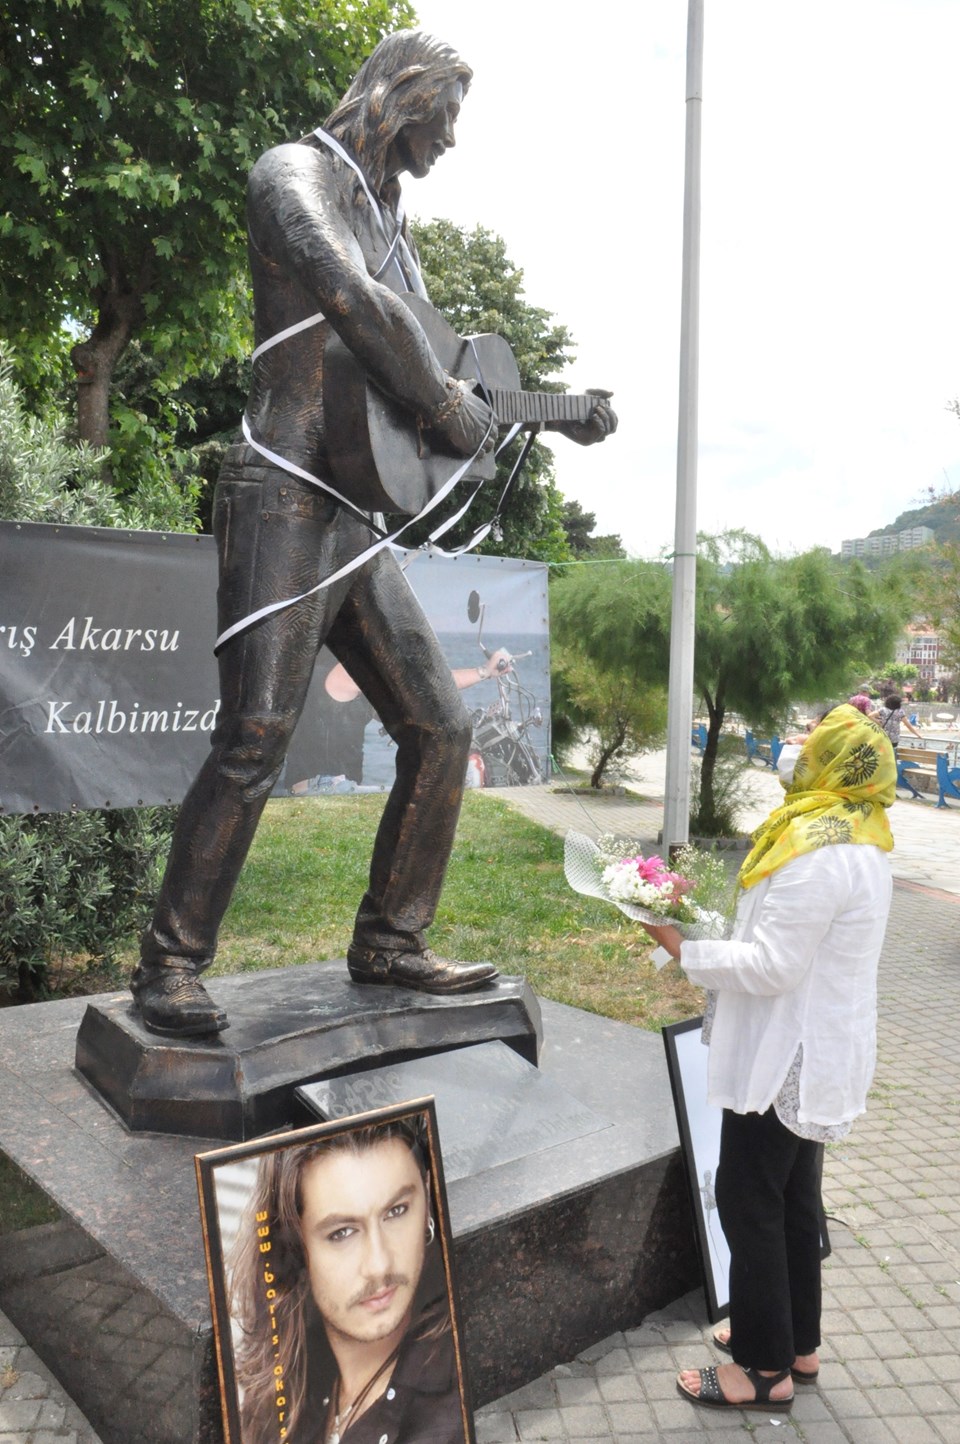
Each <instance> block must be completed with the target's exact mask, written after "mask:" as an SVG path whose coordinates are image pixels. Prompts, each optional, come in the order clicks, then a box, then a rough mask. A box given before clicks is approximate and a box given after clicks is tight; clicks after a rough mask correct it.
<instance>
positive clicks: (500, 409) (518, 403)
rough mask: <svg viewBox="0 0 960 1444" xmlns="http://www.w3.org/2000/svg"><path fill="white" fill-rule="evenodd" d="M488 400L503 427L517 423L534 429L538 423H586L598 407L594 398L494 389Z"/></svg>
mask: <svg viewBox="0 0 960 1444" xmlns="http://www.w3.org/2000/svg"><path fill="white" fill-rule="evenodd" d="M489 396H490V405H491V406H492V407H493V409H494V411H495V412H496V413H497V420H498V421H499V422H500V423H501V425H503V426H512V425H513V424H514V423H515V422H519V423H520V425H521V426H531V425H533V424H534V423H536V422H539V421H587V420H588V419H589V416H590V413H591V411H592V410H593V408H594V407H595V406H596V404H597V398H596V397H595V396H575V395H571V394H570V393H569V392H566V391H504V390H500V389H499V388H497V387H494V388H492V389H491V391H490V393H489Z"/></svg>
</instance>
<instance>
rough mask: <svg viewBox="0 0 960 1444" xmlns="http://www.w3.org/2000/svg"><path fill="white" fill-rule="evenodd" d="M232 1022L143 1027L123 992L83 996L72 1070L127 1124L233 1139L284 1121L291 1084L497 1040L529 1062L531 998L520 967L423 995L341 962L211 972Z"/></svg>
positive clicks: (213, 990) (535, 1009)
mask: <svg viewBox="0 0 960 1444" xmlns="http://www.w3.org/2000/svg"><path fill="white" fill-rule="evenodd" d="M209 992H210V994H211V996H212V997H213V998H214V999H215V1000H216V1002H217V1003H219V1004H220V1005H221V1006H222V1007H223V1008H225V1009H226V1012H227V1016H228V1017H229V1019H230V1027H229V1028H227V1029H226V1030H225V1031H224V1032H222V1033H217V1034H215V1035H213V1036H208V1037H201V1038H184V1039H180V1040H173V1039H169V1038H160V1037H158V1036H157V1035H156V1034H155V1033H148V1032H147V1030H146V1028H145V1027H144V1026H143V1023H142V1022H141V1021H140V1015H139V1013H138V1012H137V1010H136V1008H135V1007H134V1005H133V1000H132V999H131V997H130V994H129V993H119V994H108V995H105V996H103V997H99V998H95V999H93V1000H91V1002H90V1003H89V1005H88V1007H87V1009H86V1012H85V1013H84V1016H83V1021H82V1023H81V1024H80V1032H79V1035H78V1038H77V1058H76V1062H77V1069H78V1070H79V1072H80V1073H82V1074H83V1076H84V1077H85V1078H86V1079H87V1081H88V1082H90V1083H91V1084H92V1085H93V1087H94V1088H95V1089H96V1090H97V1092H98V1093H99V1094H100V1095H101V1097H103V1098H104V1099H105V1100H106V1101H107V1102H108V1103H109V1104H110V1106H111V1108H113V1109H114V1110H115V1111H116V1113H117V1114H118V1115H119V1117H120V1118H121V1119H122V1120H123V1122H124V1123H125V1124H126V1125H127V1127H128V1128H130V1129H132V1130H133V1131H135V1132H147V1131H149V1132H153V1133H181V1134H192V1135H194V1136H200V1137H207V1138H222V1139H225V1140H230V1141H233V1142H238V1143H242V1142H243V1141H245V1140H246V1139H248V1138H259V1137H260V1136H261V1135H262V1134H264V1133H269V1132H271V1131H272V1130H274V1129H277V1128H282V1127H283V1126H284V1125H287V1124H289V1123H290V1121H291V1119H292V1117H293V1114H292V1112H291V1107H292V1100H291V1094H292V1090H293V1085H294V1084H296V1083H306V1082H309V1081H312V1080H314V1079H318V1078H333V1077H336V1076H338V1074H341V1073H344V1072H350V1071H353V1070H356V1069H358V1068H359V1069H363V1068H368V1067H372V1066H376V1065H377V1064H383V1063H390V1062H401V1061H403V1060H404V1059H407V1058H414V1057H418V1056H420V1055H422V1054H424V1053H439V1052H442V1051H444V1050H445V1049H447V1048H459V1047H463V1046H464V1044H467V1043H479V1042H486V1041H487V1040H489V1039H501V1040H502V1041H503V1042H505V1043H507V1044H509V1046H510V1047H511V1048H515V1049H516V1050H517V1052H518V1053H520V1054H521V1056H522V1057H524V1058H526V1059H528V1060H529V1061H530V1062H531V1063H536V1061H537V1057H538V1054H539V1051H540V1040H541V1036H542V1034H541V1024H540V1008H539V1005H538V1003H537V1000H536V997H535V996H534V994H533V991H532V989H531V988H530V987H529V986H528V985H527V983H526V982H525V981H524V979H523V978H500V979H499V980H498V981H497V982H496V983H494V984H493V985H492V986H490V987H487V988H480V989H478V990H477V992H475V993H460V994H454V995H453V996H451V997H433V996H431V995H429V994H427V993H417V992H411V991H410V990H409V989H405V988H384V987H379V986H371V985H369V984H360V983H354V982H352V981H351V980H350V975H349V973H348V972H347V968H346V964H345V963H306V964H304V965H303V966H302V967H296V968H273V969H271V970H269V971H267V972H258V973H247V974H240V975H239V976H235V977H229V978H213V979H211V981H210V984H209Z"/></svg>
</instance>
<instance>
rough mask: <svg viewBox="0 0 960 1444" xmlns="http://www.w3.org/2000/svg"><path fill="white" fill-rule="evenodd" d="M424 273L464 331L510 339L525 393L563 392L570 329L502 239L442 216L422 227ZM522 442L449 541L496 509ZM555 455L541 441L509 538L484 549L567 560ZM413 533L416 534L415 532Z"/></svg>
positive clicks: (509, 520) (514, 506)
mask: <svg viewBox="0 0 960 1444" xmlns="http://www.w3.org/2000/svg"><path fill="white" fill-rule="evenodd" d="M414 232H415V236H416V242H417V249H418V250H419V252H420V262H421V267H422V270H423V278H424V281H425V283H426V287H427V292H428V294H429V296H430V300H431V301H432V303H433V305H434V306H436V308H437V310H438V311H439V312H440V313H441V315H443V316H444V317H445V318H446V320H447V321H449V323H450V325H451V326H452V327H453V329H454V330H455V331H456V332H457V333H458V334H459V335H461V336H467V335H471V334H473V335H475V334H477V333H480V332H485V331H493V332H495V333H496V334H497V335H499V336H503V338H504V339H505V340H506V341H507V342H508V343H509V345H510V349H511V350H512V351H513V354H514V357H515V358H516V362H517V366H518V368H519V371H520V382H521V385H522V386H523V388H524V390H525V391H562V390H563V387H562V386H561V385H560V383H558V382H557V381H556V379H555V373H556V372H557V371H558V370H560V369H561V368H562V367H563V366H565V365H566V364H567V362H568V361H569V360H570V354H569V348H570V346H571V337H570V333H569V332H568V331H567V329H566V327H565V326H561V325H557V324H555V323H554V321H553V317H552V316H551V314H550V312H549V311H545V310H544V309H543V308H542V307H540V306H533V305H531V304H530V302H529V301H527V300H526V298H525V296H524V292H523V271H522V270H520V269H518V267H517V266H515V265H514V263H513V262H512V261H511V260H510V259H509V257H508V256H507V252H506V245H505V243H504V241H503V240H502V239H501V237H500V236H496V235H494V234H493V233H492V232H491V231H487V230H484V228H483V227H482V226H477V227H475V228H474V229H473V230H472V231H468V230H464V229H462V228H460V227H459V226H455V225H454V224H453V223H452V222H451V221H445V220H434V221H430V222H428V223H426V224H419V225H417V226H415V227H414ZM520 445H521V440H520V439H518V440H517V441H515V442H514V443H513V446H512V447H511V448H509V450H508V452H507V453H506V456H505V458H504V460H503V461H501V463H500V464H499V465H498V468H497V479H496V481H494V482H488V483H487V485H486V487H485V488H484V491H483V492H482V493H481V496H480V497H478V498H477V501H476V502H475V504H474V506H473V507H472V508H471V511H470V513H469V514H468V516H467V517H466V518H465V520H464V521H463V522H461V523H460V524H459V526H458V527H457V528H455V529H454V530H452V531H450V532H448V533H447V538H446V541H445V542H444V543H443V544H444V545H447V544H450V545H456V544H458V543H460V542H462V541H464V540H465V539H466V537H467V536H469V535H470V534H471V533H472V532H473V530H474V529H475V527H476V526H477V524H478V522H479V521H481V520H484V521H485V520H487V519H488V518H489V516H490V515H491V514H492V512H493V509H494V505H495V499H496V498H497V497H498V496H499V495H500V490H501V489H502V487H503V485H504V484H505V482H506V480H507V477H508V476H509V474H510V468H511V466H512V464H513V461H514V460H515V458H516V455H517V452H518V450H519V447H520ZM553 478H554V470H553V457H552V454H551V452H550V451H549V450H548V448H546V447H544V446H541V444H540V443H539V441H537V442H534V444H533V448H532V450H531V452H530V455H529V456H528V458H527V463H526V467H525V473H524V476H523V478H522V480H521V482H520V484H519V485H518V486H517V487H516V488H515V490H514V492H513V494H512V496H511V497H510V500H509V503H508V506H507V508H506V511H505V513H504V517H503V526H502V536H501V537H500V538H499V539H497V538H493V537H490V538H488V539H487V540H486V541H485V542H484V543H483V545H482V546H481V548H480V550H481V551H483V552H486V553H488V554H492V555H495V556H511V557H528V558H531V559H535V560H538V561H566V560H568V559H569V558H570V555H571V552H570V548H569V545H568V542H567V535H566V531H565V529H564V520H563V518H564V503H563V501H562V498H561V496H560V493H559V492H558V490H557V488H556V485H555V484H554V479H553ZM461 504H462V497H459V496H456V497H455V498H454V499H452V500H450V501H449V502H448V503H446V505H445V508H443V509H441V508H439V507H438V508H437V510H436V511H434V512H432V513H431V516H430V526H429V527H427V528H426V530H427V531H429V530H431V529H432V528H433V527H435V526H436V525H437V522H438V521H439V520H440V519H441V518H442V517H444V516H447V515H450V514H452V513H453V512H454V511H455V510H456V509H457V507H458V506H459V505H461ZM411 535H412V533H411Z"/></svg>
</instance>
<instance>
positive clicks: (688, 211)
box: [663, 0, 703, 857]
mask: <svg viewBox="0 0 960 1444" xmlns="http://www.w3.org/2000/svg"><path fill="white" fill-rule="evenodd" d="M702 92H703V0H689V6H688V10H687V96H686V120H687V136H686V151H685V162H684V188H683V280H682V295H681V305H680V404H679V422H678V430H677V510H676V524H675V528H674V559H673V608H672V612H671V621H670V681H669V688H668V696H667V777H666V790H665V795H664V806H663V847H664V852H665V855H666V856H668V857H669V855H670V849H671V848H676V847H680V846H682V845H683V844H684V843H685V842H687V841H688V840H689V836H690V734H691V728H692V725H693V647H694V620H695V615H694V614H695V604H696V588H697V558H696V551H697V381H698V372H699V360H700V345H699V330H700V119H701V114H700V113H701V107H702V100H703V94H702Z"/></svg>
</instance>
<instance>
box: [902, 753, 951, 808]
mask: <svg viewBox="0 0 960 1444" xmlns="http://www.w3.org/2000/svg"><path fill="white" fill-rule="evenodd" d="M911 772H913V773H919V774H920V776H922V777H929V778H930V779H931V781H936V784H937V806H938V807H946V805H947V802H946V799H947V798H948V797H956V798H958V799H960V787H958V786H957V784H958V782H960V767H951V766H950V763H949V760H948V758H947V754H946V752H935V751H933V749H932V748H922V747H901V748H900V749H899V751H898V753H897V786H898V787H905V788H906V789H907V791H908V792H909V793H910V794H911V796H912V797H916V798H918V799H919V800H920V801H921V802H922V801H923V800H924V795H923V793H922V792H920V791H919V790H918V789H917V788H916V787H914V785H913V781H912V780H911V778H910V775H909V774H910V773H911Z"/></svg>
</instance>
